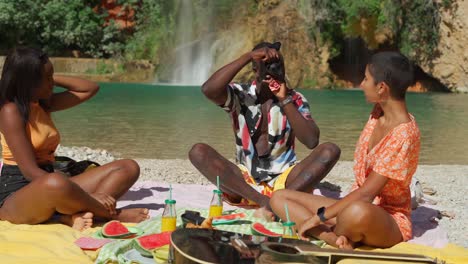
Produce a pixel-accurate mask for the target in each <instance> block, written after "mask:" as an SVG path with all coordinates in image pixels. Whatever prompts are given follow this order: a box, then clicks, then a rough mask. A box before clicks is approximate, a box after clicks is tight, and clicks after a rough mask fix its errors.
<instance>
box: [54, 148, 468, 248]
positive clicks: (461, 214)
mask: <svg viewBox="0 0 468 264" xmlns="http://www.w3.org/2000/svg"><path fill="white" fill-rule="evenodd" d="M57 154H58V155H66V156H69V157H72V158H74V159H76V160H83V159H90V160H94V161H97V162H99V163H101V164H104V163H107V162H109V161H112V160H114V159H115V157H114V156H113V155H112V154H111V153H109V152H107V151H105V150H99V149H98V150H93V149H90V148H86V147H85V148H77V147H71V148H67V147H60V148H59V149H58V150H57ZM136 161H137V162H138V164H140V168H141V176H140V179H139V180H140V181H144V180H153V181H160V182H168V183H183V184H203V185H206V184H211V183H209V182H208V181H207V180H206V179H205V178H204V177H203V176H202V175H201V174H200V173H199V172H198V171H197V170H196V169H195V167H193V166H192V164H191V163H190V161H189V160H181V159H172V160H154V159H137V160H136ZM352 166H353V163H352V162H350V161H340V162H338V163H337V164H336V166H335V167H334V168H333V170H332V171H331V172H330V173H329V175H327V177H326V178H325V179H324V181H323V182H322V183H321V184H322V186H323V187H326V188H328V189H330V190H335V191H344V192H347V191H348V190H349V188H350V187H351V184H352V183H353V181H354V176H353V173H352ZM414 177H416V178H417V179H418V180H419V181H420V182H421V184H422V186H423V187H430V188H432V189H434V190H435V191H436V192H435V194H433V195H427V194H426V195H425V197H427V198H429V199H431V200H433V201H435V202H437V204H436V208H437V209H438V210H439V211H441V212H444V214H441V218H440V219H439V220H438V221H439V223H440V225H442V227H443V228H444V229H445V230H447V232H448V236H449V241H450V242H451V243H455V244H458V245H461V246H464V247H465V248H468V239H467V238H468V231H467V230H468V220H467V217H468V206H467V199H466V198H465V197H466V195H467V194H468V165H420V166H419V167H418V170H417V172H416V174H415V176H414ZM445 212H447V213H446V214H445ZM443 215H451V216H453V218H451V217H448V216H443Z"/></svg>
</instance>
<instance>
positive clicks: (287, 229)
mask: <svg viewBox="0 0 468 264" xmlns="http://www.w3.org/2000/svg"><path fill="white" fill-rule="evenodd" d="M283 237H284V238H292V239H298V236H297V232H296V223H294V222H291V221H287V222H283Z"/></svg>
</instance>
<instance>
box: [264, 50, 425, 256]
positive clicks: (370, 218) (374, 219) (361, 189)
mask: <svg viewBox="0 0 468 264" xmlns="http://www.w3.org/2000/svg"><path fill="white" fill-rule="evenodd" d="M412 83H413V67H412V65H411V63H410V62H409V61H408V59H407V58H406V57H404V56H403V55H401V54H400V53H397V52H381V53H377V54H375V55H374V56H372V58H371V60H370V62H369V64H368V65H367V67H366V72H365V78H364V80H363V81H362V83H361V88H362V89H363V91H364V94H365V97H366V100H367V101H368V102H370V103H372V104H374V109H373V111H372V113H371V115H370V117H369V120H368V122H367V124H366V126H365V127H364V130H363V131H362V133H361V136H360V138H359V141H358V142H357V144H356V151H355V153H354V158H355V165H354V174H355V177H356V182H355V183H354V184H353V187H352V189H351V192H350V193H349V194H348V195H346V196H345V197H344V198H343V199H340V200H335V199H331V198H327V197H323V196H318V195H311V194H306V193H300V192H296V191H291V190H281V191H277V192H275V193H274V194H273V197H272V199H271V201H270V204H271V207H272V208H273V211H274V212H275V213H276V214H277V215H279V216H280V217H281V218H282V219H285V212H284V204H287V205H288V207H289V215H290V217H291V219H292V220H293V221H295V222H296V223H297V226H298V233H299V235H300V236H301V238H305V237H306V236H314V237H318V238H319V239H322V240H325V241H326V242H327V243H328V244H331V245H334V246H336V247H339V248H353V247H355V246H356V243H362V244H365V245H370V246H375V247H383V248H385V247H391V246H393V245H395V244H397V243H399V242H402V241H407V240H408V239H410V238H411V236H412V231H411V197H410V189H409V186H410V183H411V178H412V176H413V175H414V173H415V171H416V168H417V165H418V158H419V148H420V132H419V128H418V126H417V124H416V121H415V119H414V117H413V116H412V115H411V114H410V113H408V110H407V108H406V102H405V93H406V89H407V88H408V86H410V85H411V84H412Z"/></svg>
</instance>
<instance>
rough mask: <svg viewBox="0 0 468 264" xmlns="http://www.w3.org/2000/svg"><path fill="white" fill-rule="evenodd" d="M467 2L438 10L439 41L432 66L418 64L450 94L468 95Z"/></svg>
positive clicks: (462, 0)
mask: <svg viewBox="0 0 468 264" xmlns="http://www.w3.org/2000/svg"><path fill="white" fill-rule="evenodd" d="M467 45H468V1H467V0H459V1H456V4H455V8H454V9H453V10H441V24H440V41H439V45H438V47H437V50H436V51H435V54H438V55H437V56H435V57H434V60H433V61H432V65H421V67H422V68H423V69H424V71H426V72H427V73H429V74H431V75H432V76H433V77H434V78H437V79H438V80H439V81H440V82H442V83H443V84H444V85H446V86H447V87H449V88H450V89H451V90H452V91H459V92H468V47H467Z"/></svg>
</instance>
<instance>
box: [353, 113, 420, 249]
mask: <svg viewBox="0 0 468 264" xmlns="http://www.w3.org/2000/svg"><path fill="white" fill-rule="evenodd" d="M410 118H411V121H410V122H407V123H402V124H400V125H398V126H397V127H395V128H393V129H392V130H391V131H390V132H389V133H388V134H387V135H385V136H384V137H383V138H382V139H381V140H380V142H378V143H377V144H376V145H375V146H374V147H373V148H372V149H371V150H368V149H369V139H370V137H371V135H372V133H373V131H374V128H375V125H376V124H377V120H378V119H377V118H375V117H373V116H372V115H371V117H370V118H369V120H368V122H367V124H366V126H365V127H364V130H363V131H362V133H361V136H360V138H359V141H358V143H357V145H356V151H355V153H354V162H355V164H354V174H355V177H356V182H355V183H354V185H353V187H352V189H351V191H354V190H356V189H357V188H359V187H360V186H362V185H363V184H364V182H365V181H366V178H367V177H368V176H369V174H370V173H371V172H372V171H374V172H376V173H378V174H380V175H383V176H385V177H387V178H388V181H387V183H386V184H385V186H384V188H383V189H382V191H381V192H380V194H379V195H377V196H376V197H375V199H374V201H373V204H375V205H378V206H380V207H382V208H383V209H385V210H386V211H387V212H388V213H389V214H390V215H391V216H392V217H393V219H395V221H396V223H397V224H398V227H399V228H400V231H401V234H402V236H403V241H407V240H409V239H411V237H412V227H411V194H410V188H409V186H410V183H411V178H412V177H413V175H414V173H415V172H416V168H417V166H418V159H419V149H420V132H419V128H418V125H417V124H416V120H415V119H414V117H413V116H412V115H410Z"/></svg>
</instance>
